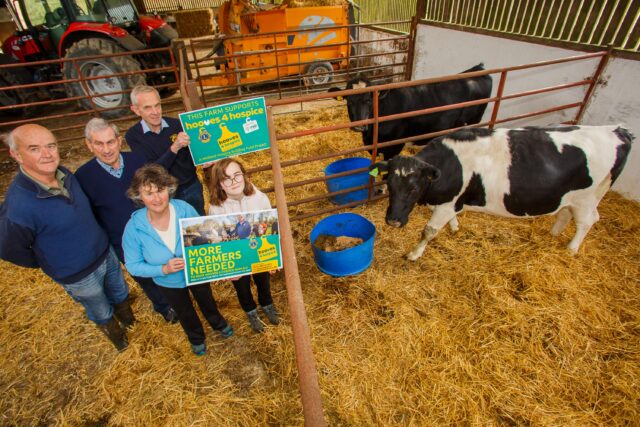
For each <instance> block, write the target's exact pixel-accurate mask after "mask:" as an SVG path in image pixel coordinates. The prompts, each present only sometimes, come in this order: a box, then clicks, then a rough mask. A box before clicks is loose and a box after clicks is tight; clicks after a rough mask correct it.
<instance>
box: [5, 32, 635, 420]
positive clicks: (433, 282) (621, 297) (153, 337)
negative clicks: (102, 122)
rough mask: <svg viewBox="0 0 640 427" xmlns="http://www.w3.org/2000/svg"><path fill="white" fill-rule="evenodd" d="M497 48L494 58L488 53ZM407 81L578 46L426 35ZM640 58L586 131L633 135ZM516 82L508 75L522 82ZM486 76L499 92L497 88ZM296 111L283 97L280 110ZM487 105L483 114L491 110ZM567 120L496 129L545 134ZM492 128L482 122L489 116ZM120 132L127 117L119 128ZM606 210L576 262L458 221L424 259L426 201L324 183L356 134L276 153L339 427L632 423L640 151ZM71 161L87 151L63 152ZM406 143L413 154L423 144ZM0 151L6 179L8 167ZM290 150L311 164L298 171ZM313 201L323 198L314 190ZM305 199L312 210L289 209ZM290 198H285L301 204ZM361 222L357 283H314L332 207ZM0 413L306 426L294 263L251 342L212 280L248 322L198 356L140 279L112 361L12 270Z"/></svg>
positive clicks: (53, 291)
mask: <svg viewBox="0 0 640 427" xmlns="http://www.w3.org/2000/svg"><path fill="white" fill-rule="evenodd" d="M498 44H499V46H500V48H499V49H498V48H496V46H498ZM415 51H416V57H415V62H414V70H413V79H421V78H427V77H434V76H441V75H449V74H454V73H458V72H460V71H462V70H465V69H468V68H469V67H471V66H473V65H476V64H477V63H480V62H482V63H484V64H485V67H486V68H487V69H492V68H500V67H508V66H513V65H519V64H527V63H533V62H536V61H546V60H550V59H555V58H563V57H567V56H572V55H577V54H581V53H583V52H576V51H568V50H567V49H559V48H552V47H549V46H543V45H537V44H531V43H525V42H516V41H512V40H507V39H498V38H496V37H492V36H485V35H479V34H471V33H464V32H462V31H456V30H448V29H444V28H438V27H433V26H428V25H422V24H421V25H419V26H418V31H417V38H416V46H415ZM597 62H598V59H593V60H589V61H587V62H586V63H584V62H583V63H580V64H579V65H576V64H571V63H567V64H558V65H556V66H551V67H549V68H545V69H528V70H524V71H522V72H519V73H518V72H513V76H512V77H513V78H512V79H510V80H509V84H508V85H507V86H506V87H505V93H508V92H509V91H512V92H518V91H526V90H531V89H532V88H539V87H545V86H550V85H554V84H562V83H563V82H564V83H566V82H568V81H575V80H580V79H583V78H585V77H588V76H590V75H592V74H593V71H594V68H595V67H596V66H597ZM637 64H638V63H637V61H632V60H629V59H623V58H619V57H613V58H612V59H611V60H610V61H609V64H608V67H607V68H606V70H605V74H604V78H605V79H606V81H607V84H606V85H601V86H599V87H598V88H597V89H596V92H595V94H594V97H593V98H592V100H591V103H590V104H589V106H588V108H587V109H586V111H585V114H584V117H583V120H582V123H583V124H590V125H604V124H615V123H623V124H625V125H626V126H628V127H629V128H630V129H631V130H632V131H633V130H635V132H636V134H638V133H640V119H639V117H640V114H638V113H639V112H640V111H639V110H640V104H638V101H637V99H638V96H637V95H638V91H639V90H640V89H638V87H637V85H630V84H629V82H630V81H631V80H632V76H637V75H638V73H639V72H640V70H639V69H638V65H637ZM510 77H511V76H510ZM495 79H496V77H495V76H494V93H493V94H492V96H493V95H495V91H496V87H497V84H496V80H495ZM583 92H584V88H583V87H578V88H574V89H570V90H567V91H562V92H561V93H550V94H542V95H540V96H534V97H529V98H527V100H526V101H524V100H514V101H513V102H509V103H507V102H505V103H504V104H503V105H502V106H501V109H500V117H509V116H515V115H518V114H522V113H524V112H527V111H538V110H544V109H546V108H550V107H552V106H554V105H561V104H567V103H570V102H572V101H571V100H574V99H575V97H576V96H577V97H581V96H582V95H583ZM283 104H284V103H283ZM274 111H275V112H276V115H275V126H276V133H277V134H278V135H281V136H282V135H285V136H286V135H291V134H293V133H296V132H304V131H309V130H312V129H317V128H322V127H326V126H330V125H338V124H348V123H349V117H348V115H347V109H346V106H345V103H344V101H336V100H333V99H324V100H316V101H313V102H309V103H304V104H295V103H292V104H290V105H279V106H277V107H274ZM490 114H491V108H488V109H487V112H486V113H485V119H487V115H490ZM575 115H576V111H575V110H564V111H561V112H556V113H553V114H549V115H545V116H540V117H535V118H529V119H523V120H519V121H515V122H512V123H506V124H505V125H503V126H507V127H516V126H523V125H538V124H539V125H547V124H556V123H562V122H565V121H567V120H570V119H572V118H573V117H575ZM485 119H483V121H484V120H485ZM125 128H126V126H125ZM637 144H638V143H637V142H636V147H635V148H633V149H632V151H631V156H630V159H629V161H628V163H627V166H626V168H625V171H624V172H623V174H622V176H621V177H620V179H619V181H618V182H617V183H616V186H615V187H614V189H615V190H617V192H609V193H608V194H607V195H606V196H605V198H604V199H603V201H602V202H601V204H600V208H599V212H600V217H601V218H600V221H599V222H598V223H596V224H595V226H594V227H593V228H592V229H591V231H590V233H589V234H588V235H587V237H586V239H585V241H584V243H583V246H582V248H581V249H580V251H579V253H578V255H577V256H571V255H570V254H569V253H568V251H567V250H566V245H567V243H568V242H569V240H570V239H571V236H572V235H573V232H574V230H575V228H574V225H573V224H571V225H570V226H569V227H568V228H567V230H566V231H565V232H564V233H562V234H561V235H560V236H558V237H553V236H551V235H550V234H549V229H550V228H551V226H552V224H553V222H554V218H552V217H538V218H534V219H526V220H525V219H506V218H498V217H493V216H488V215H484V214H479V213H472V212H465V213H463V214H461V215H459V221H460V230H459V231H458V232H457V233H452V232H451V231H450V230H449V229H448V228H447V229H444V230H442V231H441V233H440V234H439V236H438V237H437V238H436V239H435V240H434V241H433V242H432V243H430V244H429V246H428V247H427V250H426V252H425V254H424V255H423V256H422V257H421V258H420V259H419V260H418V261H416V262H410V261H408V260H406V259H405V258H404V255H405V254H406V253H407V252H408V251H409V250H410V249H411V248H412V247H413V245H414V244H415V243H416V242H417V240H418V239H419V237H420V234H421V232H422V228H423V226H424V224H425V223H426V221H427V219H428V218H429V216H430V214H431V213H430V211H429V209H428V208H426V207H424V206H421V207H418V208H416V209H415V210H414V212H413V213H412V215H411V219H410V221H409V223H408V224H407V226H406V227H404V228H402V229H395V228H391V227H389V226H388V225H386V224H385V218H384V216H385V210H386V207H387V200H386V199H384V198H383V199H378V200H374V201H372V202H370V203H367V204H365V205H360V206H355V207H350V208H348V209H339V208H337V207H336V206H334V205H332V204H331V203H330V202H329V201H328V200H327V199H326V198H320V197H317V195H319V194H324V195H326V192H327V190H326V188H325V184H324V182H323V181H322V180H317V179H316V178H317V177H318V176H319V175H320V174H322V170H323V169H324V167H326V165H327V164H328V163H329V162H330V161H332V160H334V159H333V158H331V157H329V155H330V154H331V153H336V152H340V151H344V150H347V151H349V150H350V154H349V155H351V156H366V152H363V151H362V142H361V136H360V134H358V133H356V132H353V131H351V130H349V129H348V128H347V127H346V126H345V127H344V128H342V129H339V130H334V131H328V132H324V133H319V134H309V135H304V136H297V137H291V138H286V139H282V140H281V141H279V143H278V147H279V151H280V155H281V157H282V161H283V164H285V165H286V162H287V161H291V164H290V165H288V166H287V167H285V168H284V179H285V183H287V182H296V181H310V182H309V184H308V185H301V186H293V187H291V188H288V189H287V202H288V204H289V207H290V209H289V212H290V215H291V217H292V218H295V217H298V218H297V220H295V221H293V222H292V233H293V237H294V244H295V251H296V257H297V263H298V268H299V274H300V281H301V285H302V290H303V294H304V302H305V307H306V312H307V317H308V321H309V326H310V330H311V341H312V347H313V353H314V356H315V363H316V368H317V375H318V381H319V384H320V390H321V397H322V403H323V409H324V418H325V420H326V422H327V424H328V425H341V426H361V425H460V424H462V425H509V426H511V425H622V424H624V425H633V424H635V423H637V420H638V419H640V407H639V406H638V402H639V401H640V391H639V390H638V387H637V382H638V378H640V286H638V285H640V263H638V259H640V204H639V203H638V200H639V198H640V192H639V191H640V190H638V185H637V182H638V178H639V175H638V174H639V172H638V170H640V153H638V151H639V150H638V148H637ZM64 148H65V149H64V150H61V152H62V156H63V159H62V163H63V164H65V165H66V166H69V167H70V168H71V169H76V168H77V167H78V166H79V165H81V164H83V163H84V162H85V161H86V160H88V159H89V158H90V153H88V152H87V151H86V150H83V149H82V148H77V147H71V146H68V147H64ZM415 152H416V149H415V148H414V147H410V146H407V147H405V149H404V152H403V153H404V154H412V153H415ZM0 155H2V165H3V169H2V174H3V175H4V176H3V179H2V183H3V188H6V184H7V183H8V182H9V180H10V178H11V176H13V173H14V172H15V170H16V169H15V165H14V164H13V163H11V161H10V160H9V159H8V156H7V154H6V153H0ZM295 159H310V160H309V161H305V162H301V163H296V162H295V161H294V160H295ZM243 162H245V164H246V165H247V166H249V167H250V168H251V169H252V170H253V171H254V174H253V177H254V182H255V183H256V185H257V186H258V187H260V188H262V189H265V190H267V191H268V190H272V189H273V176H272V173H271V169H270V168H269V167H267V166H269V165H270V162H271V160H270V157H269V153H268V152H261V153H252V154H249V155H247V156H243ZM269 196H270V198H271V201H272V202H274V201H275V200H274V197H273V194H272V193H269ZM314 197H317V198H316V199H314ZM305 199H306V200H307V202H305V203H304V204H302V203H301V204H295V201H299V200H305ZM292 201H293V202H294V203H290V202H292ZM347 210H348V211H351V212H355V213H357V214H360V215H362V216H364V217H366V218H367V219H369V220H370V221H371V222H372V223H373V224H374V225H375V227H376V233H377V234H376V240H375V246H374V261H373V263H372V265H371V267H369V268H368V269H367V270H366V271H364V272H363V273H361V274H358V275H355V276H348V277H342V278H334V277H331V276H328V275H326V274H323V273H321V272H320V271H319V270H318V268H317V266H316V264H315V262H314V259H313V253H312V249H311V243H310V239H309V235H310V232H311V230H312V228H313V227H314V225H315V224H316V223H317V222H318V221H319V220H320V219H321V216H310V217H306V215H307V214H308V213H309V212H323V214H322V216H325V215H326V214H328V213H332V212H334V211H339V212H341V211H347ZM0 277H1V280H0V295H1V296H0V298H1V300H2V304H0V358H1V360H2V361H3V363H2V364H1V365H0V390H2V393H1V394H0V413H2V414H3V415H1V417H2V418H1V419H2V422H1V424H7V425H33V424H42V425H52V424H55V425H178V426H180V425H194V424H203V425H234V426H235V425H240V426H245V425H246V426H249V425H251V426H253V425H302V424H303V423H304V419H303V415H302V406H301V403H300V392H299V388H298V387H299V385H298V377H297V371H296V362H295V349H294V346H293V338H292V331H291V328H290V326H291V321H290V313H289V309H288V306H287V294H286V289H285V283H284V277H285V275H284V274H283V272H282V271H281V272H278V273H277V274H275V275H274V276H273V280H272V291H273V295H274V300H275V304H276V305H277V306H278V307H279V308H280V310H281V312H282V314H283V318H284V322H283V324H281V325H280V326H278V327H267V328H266V332H265V333H263V334H260V335H255V334H253V333H252V331H251V330H250V328H249V326H248V324H247V322H246V318H245V314H244V312H242V310H241V309H240V307H239V305H238V303H237V300H236V296H235V293H234V291H233V287H232V286H231V284H230V283H229V282H226V281H225V282H219V283H216V284H214V286H213V289H214V294H215V296H216V299H217V301H218V303H219V307H220V310H221V312H222V313H223V314H224V315H225V316H226V317H227V318H228V319H229V322H230V323H231V324H232V325H233V326H234V328H235V329H236V335H235V336H234V337H233V338H232V339H230V340H227V341H222V340H219V339H217V337H214V336H213V335H214V334H213V333H212V331H211V329H207V331H206V332H207V335H208V338H207V345H208V347H209V350H208V353H207V355H206V356H205V357H203V358H196V357H194V356H192V355H191V353H190V350H189V348H188V345H187V343H186V340H185V339H184V337H183V333H182V331H181V329H180V326H179V325H167V324H165V323H164V321H163V320H162V318H161V317H160V316H158V315H156V314H154V313H153V310H152V308H151V305H150V303H149V301H148V300H147V299H146V297H145V296H144V294H142V292H141V290H140V289H139V288H138V287H136V286H135V285H133V282H132V281H130V283H131V284H132V286H131V292H132V297H133V298H134V302H133V308H134V312H135V313H136V316H137V318H138V322H137V323H136V325H135V326H134V327H133V329H132V330H131V332H130V345H129V349H128V350H127V351H125V352H122V353H116V352H115V351H114V350H113V348H112V347H111V345H110V344H109V343H108V342H107V341H106V340H105V339H104V338H103V337H102V336H101V335H100V332H99V331H98V330H97V329H95V327H93V325H91V324H90V322H88V321H87V320H86V318H85V316H84V314H83V313H82V311H81V310H80V308H79V307H78V305H77V304H75V303H74V302H73V301H72V300H71V299H70V298H69V297H68V296H67V295H66V294H65V293H64V291H63V290H62V289H61V288H60V287H59V286H57V285H55V284H54V283H52V282H51V281H50V279H48V278H47V277H45V276H44V275H43V274H42V273H41V272H40V271H37V270H31V269H23V268H18V267H15V266H13V265H10V264H8V263H5V262H4V261H0Z"/></svg>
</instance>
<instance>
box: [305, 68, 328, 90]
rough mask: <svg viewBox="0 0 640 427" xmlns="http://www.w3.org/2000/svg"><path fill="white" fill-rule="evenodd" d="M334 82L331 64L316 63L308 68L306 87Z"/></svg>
mask: <svg viewBox="0 0 640 427" xmlns="http://www.w3.org/2000/svg"><path fill="white" fill-rule="evenodd" d="M331 80H333V66H331V63H330V62H315V63H313V64H311V65H309V67H308V68H307V72H306V73H305V77H304V83H305V85H306V86H319V85H325V84H327V83H330V82H331Z"/></svg>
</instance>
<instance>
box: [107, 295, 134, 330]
mask: <svg viewBox="0 0 640 427" xmlns="http://www.w3.org/2000/svg"><path fill="white" fill-rule="evenodd" d="M113 315H114V316H115V317H116V319H118V320H119V321H120V323H122V326H124V327H125V328H128V327H129V326H131V325H133V324H134V322H135V321H136V318H135V317H134V315H133V310H131V305H130V304H129V300H128V299H126V300H124V301H122V302H121V303H120V304H116V305H114V306H113Z"/></svg>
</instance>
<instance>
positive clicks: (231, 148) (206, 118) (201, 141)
mask: <svg viewBox="0 0 640 427" xmlns="http://www.w3.org/2000/svg"><path fill="white" fill-rule="evenodd" d="M180 122H181V123H182V129H184V131H185V132H186V133H187V135H189V138H190V139H191V144H190V145H189V149H190V150H191V156H192V157H193V163H194V164H195V165H196V166H197V165H201V164H204V163H208V162H213V161H215V160H220V159H224V158H226V157H233V156H238V155H240V154H245V153H250V152H252V151H259V150H265V149H267V148H269V129H268V128H267V109H266V106H265V102H264V98H254V99H247V100H244V101H238V102H232V103H230V104H222V105H217V106H215V107H209V108H203V109H201V110H195V111H189V112H188V113H181V114H180Z"/></svg>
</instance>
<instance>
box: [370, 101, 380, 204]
mask: <svg viewBox="0 0 640 427" xmlns="http://www.w3.org/2000/svg"><path fill="white" fill-rule="evenodd" d="M378 95H379V93H378V90H377V89H376V90H374V91H373V92H371V96H372V97H373V119H374V120H375V121H374V122H373V141H372V142H373V150H372V151H371V164H374V163H375V162H376V159H377V157H378V125H379V123H380V122H379V121H378ZM374 181H375V178H374V177H373V176H369V191H368V192H367V200H369V201H370V200H371V198H372V197H373V183H374Z"/></svg>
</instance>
